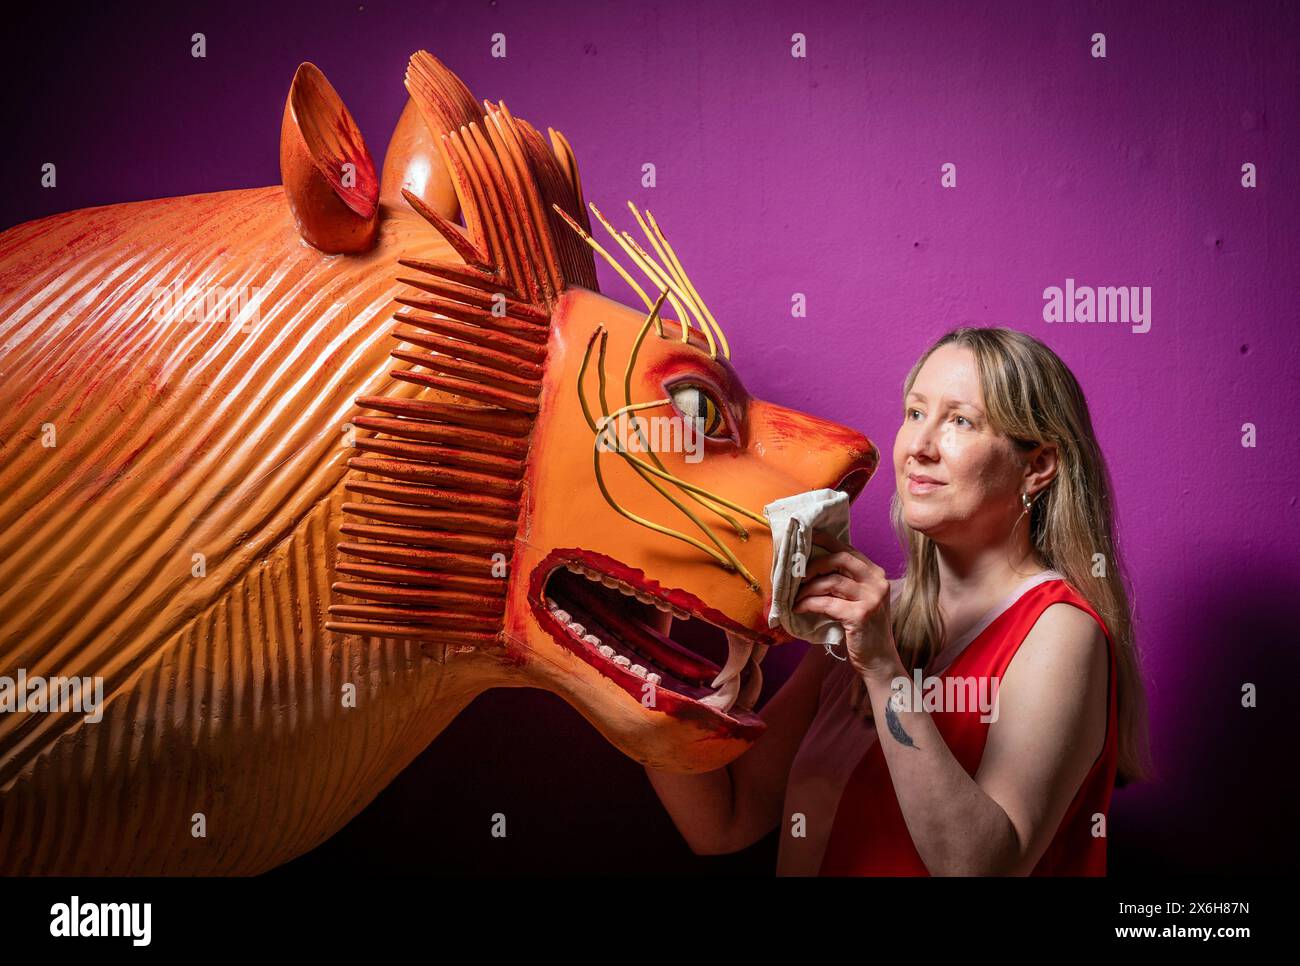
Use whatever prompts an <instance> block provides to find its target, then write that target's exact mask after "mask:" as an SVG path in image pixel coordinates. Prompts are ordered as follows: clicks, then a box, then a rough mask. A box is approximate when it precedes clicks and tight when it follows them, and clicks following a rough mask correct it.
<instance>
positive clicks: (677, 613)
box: [673, 607, 691, 621]
mask: <svg viewBox="0 0 1300 966" xmlns="http://www.w3.org/2000/svg"><path fill="white" fill-rule="evenodd" d="M673 616H674V617H676V618H677V619H678V620H679V621H688V620H690V619H691V615H690V614H688V613H686V611H684V610H682V609H681V608H680V607H674V608H673Z"/></svg>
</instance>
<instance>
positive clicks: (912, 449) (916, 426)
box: [907, 420, 939, 459]
mask: <svg viewBox="0 0 1300 966" xmlns="http://www.w3.org/2000/svg"><path fill="white" fill-rule="evenodd" d="M937 436H938V431H937V429H936V428H935V427H934V426H933V425H931V423H930V421H929V420H926V421H925V422H920V423H913V424H912V437H911V439H910V440H909V441H908V444H907V452H908V455H909V456H924V457H926V458H927V459H937V458H938V455H939V450H938V447H937V446H936V445H935V441H936V439H937Z"/></svg>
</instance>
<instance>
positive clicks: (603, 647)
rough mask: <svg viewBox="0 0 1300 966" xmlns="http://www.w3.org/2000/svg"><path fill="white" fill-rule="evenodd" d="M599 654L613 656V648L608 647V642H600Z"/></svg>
mask: <svg viewBox="0 0 1300 966" xmlns="http://www.w3.org/2000/svg"><path fill="white" fill-rule="evenodd" d="M600 656H601V657H613V656H614V649H613V648H612V647H610V646H609V645H608V644H602V645H600Z"/></svg>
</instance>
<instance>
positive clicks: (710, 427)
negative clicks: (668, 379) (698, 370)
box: [672, 385, 727, 439]
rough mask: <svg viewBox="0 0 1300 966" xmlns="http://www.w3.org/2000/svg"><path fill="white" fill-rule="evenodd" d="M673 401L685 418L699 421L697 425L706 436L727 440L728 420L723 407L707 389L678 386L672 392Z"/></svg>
mask: <svg viewBox="0 0 1300 966" xmlns="http://www.w3.org/2000/svg"><path fill="white" fill-rule="evenodd" d="M672 400H673V405H674V406H676V407H677V411H678V412H679V413H681V414H682V415H683V416H684V417H686V418H687V419H691V420H698V422H697V423H696V425H697V426H699V427H700V431H701V432H703V433H704V435H705V436H708V437H711V438H713V439H719V438H726V436H727V420H726V419H725V418H724V417H723V415H722V406H721V405H719V403H718V401H717V400H716V399H714V398H713V396H712V395H711V394H710V393H709V391H708V390H707V389H704V388H702V387H700V386H695V385H684V386H677V387H675V388H674V389H673V390H672Z"/></svg>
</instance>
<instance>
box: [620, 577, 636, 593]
mask: <svg viewBox="0 0 1300 966" xmlns="http://www.w3.org/2000/svg"><path fill="white" fill-rule="evenodd" d="M616 589H617V590H618V592H619V593H620V594H622V595H623V596H624V597H632V596H633V595H635V594H636V590H634V589H633V588H631V587H629V586H628V585H627V584H625V583H623V581H621V580H620V581H619V582H618V587H617V588H616Z"/></svg>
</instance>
